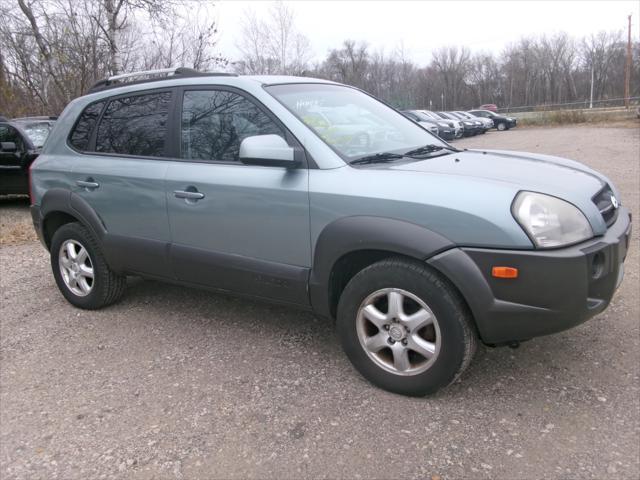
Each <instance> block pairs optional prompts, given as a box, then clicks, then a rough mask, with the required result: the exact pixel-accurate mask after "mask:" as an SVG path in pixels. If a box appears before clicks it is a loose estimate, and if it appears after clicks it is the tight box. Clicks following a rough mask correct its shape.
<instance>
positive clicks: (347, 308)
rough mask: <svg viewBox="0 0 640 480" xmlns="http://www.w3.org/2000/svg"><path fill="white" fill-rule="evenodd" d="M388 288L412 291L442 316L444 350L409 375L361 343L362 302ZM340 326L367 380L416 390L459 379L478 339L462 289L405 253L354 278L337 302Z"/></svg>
mask: <svg viewBox="0 0 640 480" xmlns="http://www.w3.org/2000/svg"><path fill="white" fill-rule="evenodd" d="M387 288H394V289H402V290H405V291H407V292H410V293H411V294H413V295H415V296H416V297H418V298H419V299H420V300H422V301H423V302H424V303H425V304H426V305H427V306H428V307H429V308H430V309H431V311H432V312H433V314H434V315H435V317H436V318H437V323H438V325H439V329H440V337H441V339H440V341H441V345H440V351H439V353H438V354H437V356H436V357H435V360H434V361H433V363H432V364H431V366H430V367H428V368H427V370H425V371H423V372H420V373H416V374H414V375H408V376H403V375H400V374H397V373H392V372H389V371H387V370H385V369H384V368H382V367H381V366H380V365H378V364H377V363H376V362H374V360H372V359H371V358H370V357H369V355H368V354H367V352H366V351H365V349H364V347H363V346H362V345H361V343H360V340H359V338H358V332H357V326H356V324H357V317H358V311H359V309H360V306H361V305H362V304H363V302H364V300H365V299H367V297H369V296H370V295H371V294H372V293H373V292H377V291H379V290H382V289H387ZM337 329H338V333H339V335H340V339H341V342H342V346H343V348H344V351H345V353H346V354H347V357H349V360H351V362H352V363H353V365H354V367H355V368H356V369H357V370H358V371H359V372H360V373H361V374H362V375H363V376H364V377H365V378H366V379H367V380H369V381H370V382H371V383H373V384H375V385H377V386H379V387H381V388H383V389H385V390H388V391H391V392H395V393H399V394H403V395H411V396H423V395H427V394H432V393H434V392H436V391H437V390H438V389H440V388H442V387H445V386H447V385H449V384H451V383H452V382H453V381H455V380H456V379H457V378H458V377H459V376H460V375H461V374H462V372H463V371H464V370H465V369H466V368H467V366H468V365H469V363H470V362H471V359H472V358H473V355H474V353H475V351H476V348H477V343H478V337H477V334H476V332H475V329H474V328H473V326H472V319H471V314H470V312H469V310H468V308H467V307H466V304H465V303H464V301H463V300H462V298H461V296H460V294H459V293H458V292H457V291H456V290H455V289H454V288H453V287H451V286H450V285H449V284H448V283H447V282H446V281H445V280H444V279H443V278H442V277H441V276H440V275H439V274H438V273H437V272H436V271H434V270H433V269H431V268H429V267H428V266H426V265H424V264H422V263H420V262H417V261H415V262H414V261H411V260H407V259H403V258H391V259H387V260H382V261H380V262H377V263H374V264H373V265H370V266H369V267H367V268H365V269H364V270H362V271H360V272H359V273H358V274H356V275H355V276H354V277H353V278H352V279H351V281H350V282H349V283H348V284H347V286H346V287H345V289H344V291H343V292H342V295H341V296H340V301H339V303H338V311H337ZM379 333H383V332H382V330H380V332H379Z"/></svg>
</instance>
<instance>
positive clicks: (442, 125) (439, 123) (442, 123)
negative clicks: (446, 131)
mask: <svg viewBox="0 0 640 480" xmlns="http://www.w3.org/2000/svg"><path fill="white" fill-rule="evenodd" d="M438 125H440V126H441V127H448V126H449V125H447V123H446V122H438Z"/></svg>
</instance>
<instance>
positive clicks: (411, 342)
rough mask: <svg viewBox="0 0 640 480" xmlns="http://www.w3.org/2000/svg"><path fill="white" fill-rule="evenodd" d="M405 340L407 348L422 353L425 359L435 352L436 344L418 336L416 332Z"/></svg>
mask: <svg viewBox="0 0 640 480" xmlns="http://www.w3.org/2000/svg"><path fill="white" fill-rule="evenodd" d="M407 340H408V344H407V346H408V348H409V349H410V350H413V351H414V352H416V353H418V354H420V355H422V356H423V357H424V358H426V359H429V358H431V357H433V355H434V354H435V353H436V344H435V343H433V342H429V341H428V340H425V339H424V338H422V337H419V336H418V335H417V334H414V335H411V336H410V337H409V338H408V339H407Z"/></svg>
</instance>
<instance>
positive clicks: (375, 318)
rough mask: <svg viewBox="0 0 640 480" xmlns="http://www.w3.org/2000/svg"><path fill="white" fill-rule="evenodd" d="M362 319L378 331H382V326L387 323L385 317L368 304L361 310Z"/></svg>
mask: <svg viewBox="0 0 640 480" xmlns="http://www.w3.org/2000/svg"><path fill="white" fill-rule="evenodd" d="M362 313H363V314H364V317H365V318H366V319H367V320H369V321H370V322H371V323H373V324H374V325H375V326H376V327H378V329H380V330H382V326H383V325H384V324H385V323H386V321H387V316H386V315H385V314H384V313H382V312H381V311H380V310H378V309H377V308H376V307H375V306H374V305H372V304H369V305H367V306H366V307H364V309H363V310H362Z"/></svg>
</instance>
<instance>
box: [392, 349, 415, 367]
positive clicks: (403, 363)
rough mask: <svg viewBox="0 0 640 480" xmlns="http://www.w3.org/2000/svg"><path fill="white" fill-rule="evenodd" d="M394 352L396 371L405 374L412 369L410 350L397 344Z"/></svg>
mask: <svg viewBox="0 0 640 480" xmlns="http://www.w3.org/2000/svg"><path fill="white" fill-rule="evenodd" d="M391 351H392V352H393V366H394V367H395V368H396V370H398V371H400V372H404V371H406V370H409V368H411V363H410V362H409V350H407V349H406V348H405V347H404V346H403V345H402V344H398V343H396V344H395V345H394V346H393V347H392V348H391Z"/></svg>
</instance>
